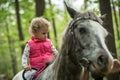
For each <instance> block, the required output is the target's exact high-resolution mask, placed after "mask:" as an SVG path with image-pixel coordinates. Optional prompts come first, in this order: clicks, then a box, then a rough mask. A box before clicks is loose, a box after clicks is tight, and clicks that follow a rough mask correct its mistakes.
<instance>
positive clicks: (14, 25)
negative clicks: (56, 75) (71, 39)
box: [0, 0, 120, 80]
mask: <svg viewBox="0 0 120 80" xmlns="http://www.w3.org/2000/svg"><path fill="white" fill-rule="evenodd" d="M64 1H66V3H67V4H68V5H69V6H70V7H72V8H74V9H75V10H77V11H78V12H84V11H92V12H94V13H96V14H97V15H98V16H101V15H103V14H107V16H106V19H104V22H105V24H104V27H105V28H106V29H107V30H108V32H109V33H110V35H109V36H108V37H107V40H106V44H107V45H108V48H109V50H110V51H111V53H112V55H113V56H114V57H115V58H118V59H119V58H120V0H0V80H11V79H12V77H13V76H14V75H15V74H16V73H17V72H19V71H20V70H21V69H22V65H21V56H22V54H23V50H24V46H25V43H26V41H27V40H29V39H30V34H29V32H28V28H29V26H30V22H31V20H32V18H34V17H40V16H42V17H44V18H46V19H47V20H49V21H50V22H51V25H52V27H51V30H50V32H49V38H50V39H51V40H52V42H53V44H54V46H55V47H56V48H57V49H58V50H59V46H60V43H61V37H62V32H63V31H64V29H65V28H66V27H67V25H68V22H69V21H70V20H71V18H70V16H69V15H68V13H67V11H66V8H65V6H64ZM90 80H94V79H90ZM97 80H98V79H97ZM99 80H120V76H119V74H118V73H115V74H112V75H109V76H107V77H105V78H100V79H99Z"/></svg>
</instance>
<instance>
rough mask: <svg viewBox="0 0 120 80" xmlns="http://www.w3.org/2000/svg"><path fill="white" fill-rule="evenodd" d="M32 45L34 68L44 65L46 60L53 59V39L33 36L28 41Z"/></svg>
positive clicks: (31, 57)
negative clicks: (40, 38)
mask: <svg viewBox="0 0 120 80" xmlns="http://www.w3.org/2000/svg"><path fill="white" fill-rule="evenodd" d="M28 44H29V45H30V55H29V58H30V65H31V67H32V68H37V69H39V68H41V67H44V66H45V65H46V64H45V63H46V62H48V61H52V56H51V54H52V50H51V41H50V40H49V39H46V40H39V39H37V38H34V37H32V38H31V40H29V41H28Z"/></svg>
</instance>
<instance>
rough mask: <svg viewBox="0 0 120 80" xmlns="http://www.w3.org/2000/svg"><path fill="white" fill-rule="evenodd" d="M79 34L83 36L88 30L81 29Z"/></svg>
mask: <svg viewBox="0 0 120 80" xmlns="http://www.w3.org/2000/svg"><path fill="white" fill-rule="evenodd" d="M79 32H80V33H81V34H84V33H86V32H87V30H86V29H85V28H80V29H79Z"/></svg>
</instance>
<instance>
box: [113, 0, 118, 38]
mask: <svg viewBox="0 0 120 80" xmlns="http://www.w3.org/2000/svg"><path fill="white" fill-rule="evenodd" d="M111 1H112V5H113V13H114V19H115V24H116V31H117V39H118V40H120V33H119V25H118V18H117V14H116V10H115V2H114V1H113V0H111Z"/></svg>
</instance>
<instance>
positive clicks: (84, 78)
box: [69, 17, 90, 80]
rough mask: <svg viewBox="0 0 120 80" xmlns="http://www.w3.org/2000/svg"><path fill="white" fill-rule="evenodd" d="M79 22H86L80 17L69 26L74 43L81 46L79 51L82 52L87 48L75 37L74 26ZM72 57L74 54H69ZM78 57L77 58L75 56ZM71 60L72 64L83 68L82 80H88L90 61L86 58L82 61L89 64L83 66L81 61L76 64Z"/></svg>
mask: <svg viewBox="0 0 120 80" xmlns="http://www.w3.org/2000/svg"><path fill="white" fill-rule="evenodd" d="M79 20H86V19H85V18H81V17H78V18H76V19H74V20H72V21H71V22H70V24H69V31H70V33H71V35H72V38H73V39H74V40H75V41H74V42H73V43H76V45H78V46H80V48H79V51H82V50H83V49H85V46H83V45H82V44H81V43H80V41H79V40H78V38H76V37H75V34H74V29H75V26H74V24H75V23H76V22H77V21H79ZM69 55H70V56H71V55H72V54H69ZM71 57H72V56H71ZM75 57H76V56H75ZM70 60H71V61H72V63H73V64H74V65H77V66H81V67H82V72H81V73H82V74H81V76H80V79H81V80H88V79H89V68H88V67H89V63H90V62H89V61H88V59H86V58H82V59H81V60H80V61H85V63H87V64H85V65H83V64H82V63H80V61H78V60H76V62H75V61H73V58H70Z"/></svg>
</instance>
